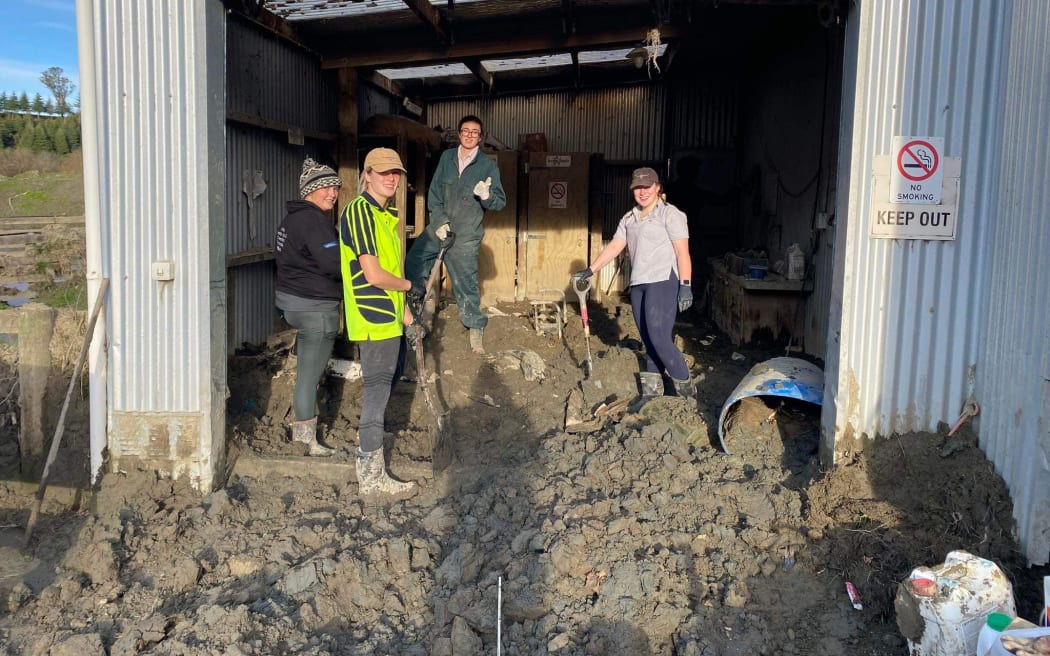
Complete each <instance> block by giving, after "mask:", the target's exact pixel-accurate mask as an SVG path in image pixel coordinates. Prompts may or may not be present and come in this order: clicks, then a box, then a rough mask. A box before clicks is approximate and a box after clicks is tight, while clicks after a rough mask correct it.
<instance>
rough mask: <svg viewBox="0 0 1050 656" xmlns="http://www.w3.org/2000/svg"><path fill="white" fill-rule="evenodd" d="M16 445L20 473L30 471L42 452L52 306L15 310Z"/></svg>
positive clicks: (52, 327)
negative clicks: (16, 363) (18, 418)
mask: <svg viewBox="0 0 1050 656" xmlns="http://www.w3.org/2000/svg"><path fill="white" fill-rule="evenodd" d="M18 313H19V314H18V406H19V408H20V409H21V411H20V415H21V425H20V426H19V430H18V447H19V450H20V451H21V455H22V463H21V468H22V473H23V474H30V473H33V471H34V470H35V468H36V466H37V465H38V464H39V463H40V457H41V456H42V455H43V453H44V394H45V393H46V392H47V380H48V378H49V377H50V374H51V334H52V332H53V331H54V327H55V315H56V312H55V310H54V308H49V307H47V306H46V305H41V304H39V303H31V304H29V305H27V306H25V307H24V308H22V309H20V310H19V311H18Z"/></svg>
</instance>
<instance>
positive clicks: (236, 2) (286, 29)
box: [222, 0, 315, 52]
mask: <svg viewBox="0 0 1050 656" xmlns="http://www.w3.org/2000/svg"><path fill="white" fill-rule="evenodd" d="M222 4H223V6H225V7H226V10H227V11H229V12H230V13H231V14H233V15H234V16H239V17H240V18H242V19H244V20H247V21H249V22H252V23H255V24H256V25H258V26H259V27H261V28H263V29H264V30H266V31H268V32H272V33H274V34H276V35H277V36H279V37H281V38H283V39H287V40H288V41H290V42H292V43H294V44H295V45H297V46H299V47H300V48H302V49H304V50H309V51H310V52H315V51H314V49H313V48H311V47H310V46H308V45H306V42H305V41H304V40H303V38H302V36H301V35H300V34H299V32H298V31H296V29H295V28H294V27H292V26H291V25H290V24H289V23H288V21H286V20H285V19H283V18H281V17H280V16H278V15H277V14H274V13H272V12H270V11H269V10H267V9H266V8H265V7H263V6H262V4H261V3H259V4H255V3H252V2H245V0H222Z"/></svg>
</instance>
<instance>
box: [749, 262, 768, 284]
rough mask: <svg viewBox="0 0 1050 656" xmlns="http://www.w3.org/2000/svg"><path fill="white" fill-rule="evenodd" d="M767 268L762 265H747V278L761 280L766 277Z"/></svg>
mask: <svg viewBox="0 0 1050 656" xmlns="http://www.w3.org/2000/svg"><path fill="white" fill-rule="evenodd" d="M766 269H767V267H766V266H765V265H762V264H749V265H748V267H747V277H748V278H751V279H752V280H761V279H763V278H765V277H766Z"/></svg>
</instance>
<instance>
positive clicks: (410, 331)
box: [405, 321, 427, 344]
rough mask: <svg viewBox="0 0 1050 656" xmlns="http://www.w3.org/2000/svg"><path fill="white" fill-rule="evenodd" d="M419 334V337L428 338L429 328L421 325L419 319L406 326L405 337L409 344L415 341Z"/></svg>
mask: <svg viewBox="0 0 1050 656" xmlns="http://www.w3.org/2000/svg"><path fill="white" fill-rule="evenodd" d="M417 336H418V337H419V339H426V336H427V329H426V328H424V327H423V326H422V325H420V323H419V322H418V321H416V322H414V323H410V324H409V325H407V326H405V339H406V340H408V343H409V344H413V343H415V341H416V337H417Z"/></svg>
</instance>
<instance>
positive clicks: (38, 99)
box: [32, 93, 44, 114]
mask: <svg viewBox="0 0 1050 656" xmlns="http://www.w3.org/2000/svg"><path fill="white" fill-rule="evenodd" d="M32 109H33V113H34V114H43V113H44V98H43V97H42V96H41V95H40V94H39V93H38V94H36V95H35V96H33V107H32Z"/></svg>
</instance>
